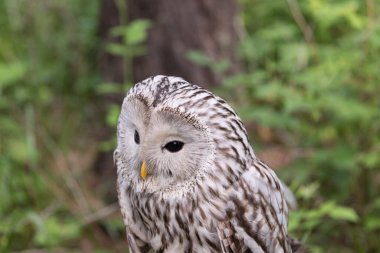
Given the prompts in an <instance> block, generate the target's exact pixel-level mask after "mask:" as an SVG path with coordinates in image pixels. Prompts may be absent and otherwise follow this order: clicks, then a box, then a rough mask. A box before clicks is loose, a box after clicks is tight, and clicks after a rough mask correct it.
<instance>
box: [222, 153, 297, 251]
mask: <svg viewBox="0 0 380 253" xmlns="http://www.w3.org/2000/svg"><path fill="white" fill-rule="evenodd" d="M229 190H230V192H231V195H230V200H229V201H228V204H227V209H226V219H225V220H224V221H222V222H220V223H219V224H218V236H219V239H220V243H221V247H222V249H223V252H225V253H235V252H257V253H258V252H265V253H266V252H279V253H281V252H284V253H285V252H292V251H291V248H290V245H289V243H288V241H287V218H288V207H287V204H286V201H285V198H284V193H283V189H282V184H281V182H280V180H279V179H278V178H277V176H276V174H275V173H274V172H273V171H272V170H271V169H270V168H269V167H268V166H266V165H265V164H264V163H262V162H260V161H258V160H257V161H255V162H254V163H253V165H252V166H251V167H250V168H249V169H248V170H247V171H245V172H244V173H243V174H242V175H241V177H240V179H239V180H237V181H236V183H235V184H234V185H232V186H231V188H230V189H229Z"/></svg>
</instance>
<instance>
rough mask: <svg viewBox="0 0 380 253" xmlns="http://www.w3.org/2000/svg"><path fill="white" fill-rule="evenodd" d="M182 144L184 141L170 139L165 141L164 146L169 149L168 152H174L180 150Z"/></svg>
mask: <svg viewBox="0 0 380 253" xmlns="http://www.w3.org/2000/svg"><path fill="white" fill-rule="evenodd" d="M183 145H184V143H183V142H181V141H171V142H168V143H166V145H165V146H164V148H166V149H167V150H169V152H171V153H175V152H178V151H180V150H181V149H182V147H183Z"/></svg>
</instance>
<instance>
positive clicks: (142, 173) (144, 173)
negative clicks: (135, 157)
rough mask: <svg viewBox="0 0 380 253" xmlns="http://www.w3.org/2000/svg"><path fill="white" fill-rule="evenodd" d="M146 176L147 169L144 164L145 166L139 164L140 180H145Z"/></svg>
mask: <svg viewBox="0 0 380 253" xmlns="http://www.w3.org/2000/svg"><path fill="white" fill-rule="evenodd" d="M147 174H148V171H147V169H146V164H145V162H143V163H142V164H141V169H140V176H141V178H142V179H143V180H145V178H146V175H147Z"/></svg>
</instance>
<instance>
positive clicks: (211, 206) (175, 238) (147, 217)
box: [130, 189, 225, 253]
mask: <svg viewBox="0 0 380 253" xmlns="http://www.w3.org/2000/svg"><path fill="white" fill-rule="evenodd" d="M196 191H202V190H199V189H197V190H196ZM194 193H196V192H194ZM197 195H198V194H191V196H187V197H186V198H182V199H178V200H176V201H173V200H172V199H171V200H165V199H164V198H161V197H160V196H154V194H150V195H146V196H144V195H141V194H136V193H132V192H131V195H130V199H131V205H132V208H133V209H134V210H135V211H136V212H134V214H133V216H134V217H133V220H134V222H141V223H142V224H143V227H144V228H145V229H146V230H145V234H146V235H147V238H146V240H145V243H147V244H148V245H149V247H151V248H152V249H153V250H154V252H165V253H169V252H173V253H174V252H189V253H190V252H206V253H208V252H209V253H214V252H221V247H220V242H219V238H218V233H217V223H218V221H219V220H222V219H223V217H224V216H225V213H224V210H223V208H220V207H221V206H225V203H218V204H216V203H213V201H209V200H206V199H205V198H204V197H203V195H202V194H200V195H198V196H197ZM218 202H220V200H218ZM132 233H134V231H132ZM139 233H141V231H135V234H136V235H138V234H139Z"/></svg>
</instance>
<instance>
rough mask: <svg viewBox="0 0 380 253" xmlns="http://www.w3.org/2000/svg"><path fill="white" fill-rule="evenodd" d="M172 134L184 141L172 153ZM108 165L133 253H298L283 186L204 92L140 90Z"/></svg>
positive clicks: (147, 86) (167, 81) (158, 82)
mask: <svg viewBox="0 0 380 253" xmlns="http://www.w3.org/2000/svg"><path fill="white" fill-rule="evenodd" d="M167 132H169V133H167ZM168 136H169V137H168ZM172 136H176V137H175V138H177V139H178V138H179V139H180V140H181V141H180V142H183V143H184V146H183V149H181V150H180V151H178V152H177V151H175V154H174V153H172V152H171V151H169V152H168V150H167V148H166V147H167V146H165V143H166V142H168V141H169V142H170V141H176V140H174V139H175V138H174V137H172ZM170 138H171V139H170ZM173 138H174V139H173ZM177 143H178V142H177ZM159 147H160V148H159ZM145 162H146V165H147V166H146V167H147V172H146V173H147V176H146V179H145V177H144V176H142V175H143V174H142V170H143V169H142V168H143V167H142V164H143V163H144V164H145ZM115 163H116V165H117V174H118V182H117V183H118V187H117V189H118V194H119V202H120V206H121V211H122V215H123V219H124V223H125V225H126V230H127V237H128V241H129V246H130V250H131V252H134V253H137V252H189V253H190V252H205V253H206V252H210V253H211V252H255V253H259V252H284V253H285V252H295V251H294V249H292V245H293V244H294V245H295V242H293V240H291V239H290V238H288V236H287V217H288V206H287V203H286V201H285V196H284V190H283V186H282V184H281V182H280V180H279V179H278V178H277V176H276V175H275V173H274V172H273V171H272V170H271V169H270V168H268V167H267V166H266V165H265V164H264V163H262V162H261V161H259V160H258V159H257V158H256V156H255V154H254V152H253V150H252V148H251V145H250V143H249V140H248V137H247V132H246V130H245V128H244V126H243V124H242V122H241V120H240V119H239V117H238V116H237V115H236V113H235V112H234V111H233V109H232V108H231V107H230V106H229V105H228V104H227V103H226V102H225V101H224V100H222V99H221V98H219V97H217V96H215V95H214V94H212V93H211V92H209V91H207V90H205V89H202V88H200V87H198V86H196V85H193V84H190V83H188V82H186V81H184V80H183V79H181V78H178V77H167V76H154V77H151V78H148V79H146V80H144V81H142V82H140V83H137V84H136V85H135V86H134V87H133V88H132V89H131V90H130V91H129V92H128V94H127V96H126V98H125V100H124V102H123V106H122V111H121V113H120V117H119V123H118V146H117V148H116V150H115ZM296 246H297V245H296ZM292 250H293V251H292Z"/></svg>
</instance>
